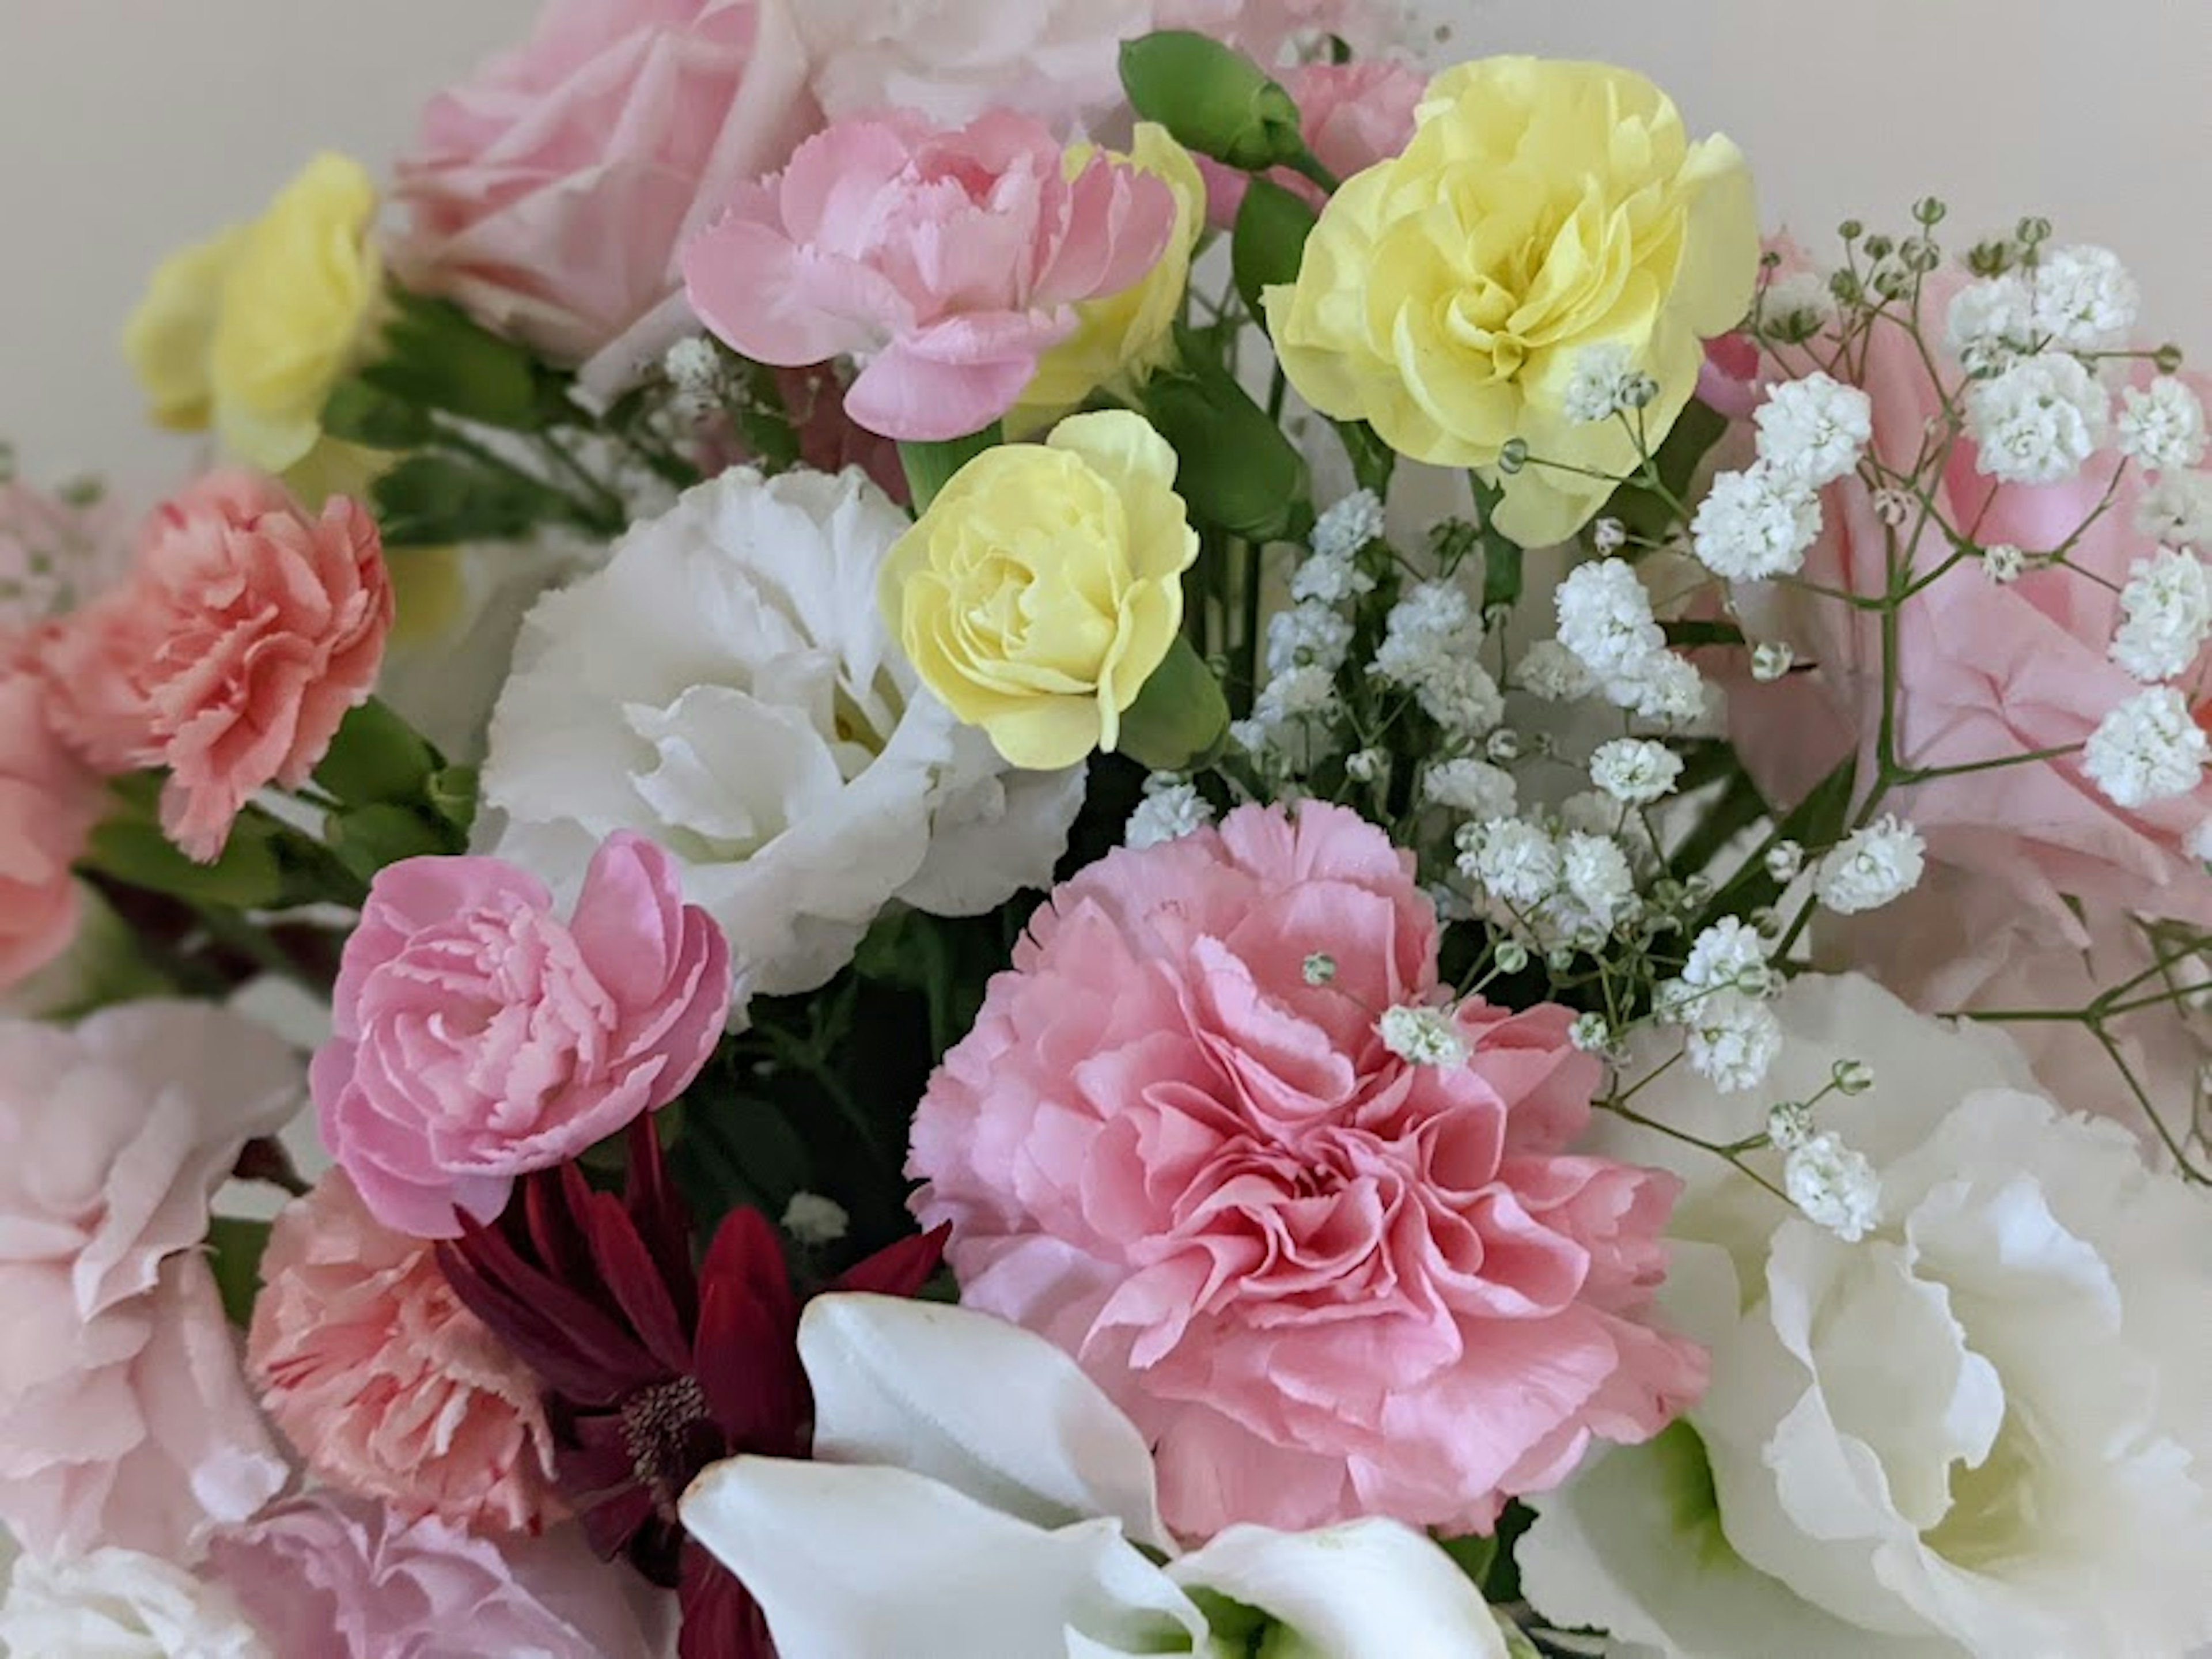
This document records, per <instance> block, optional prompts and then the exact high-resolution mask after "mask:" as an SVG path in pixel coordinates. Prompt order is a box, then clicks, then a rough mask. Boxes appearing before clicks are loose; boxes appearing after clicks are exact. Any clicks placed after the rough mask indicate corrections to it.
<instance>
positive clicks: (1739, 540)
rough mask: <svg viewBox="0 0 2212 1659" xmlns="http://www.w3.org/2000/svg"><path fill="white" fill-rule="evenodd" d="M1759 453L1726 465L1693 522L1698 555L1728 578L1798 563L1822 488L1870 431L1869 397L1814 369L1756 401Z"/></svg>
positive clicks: (1813, 533)
mask: <svg viewBox="0 0 2212 1659" xmlns="http://www.w3.org/2000/svg"><path fill="white" fill-rule="evenodd" d="M1754 418H1755V420H1756V422H1757V424H1758V428H1759V439H1758V445H1759V459H1758V460H1757V461H1756V462H1755V463H1754V464H1753V465H1751V466H1748V467H1746V468H1744V469H1743V470H1742V471H1735V472H1723V473H1721V474H1720V475H1719V476H1718V477H1716V478H1715V479H1714V480H1713V483H1712V489H1711V491H1709V492H1708V493H1707V495H1706V496H1705V500H1704V501H1703V502H1701V503H1700V504H1699V507H1698V511H1697V513H1696V516H1695V517H1694V518H1692V520H1691V522H1690V545H1691V550H1692V552H1694V553H1695V554H1696V555H1697V558H1698V562H1699V563H1700V564H1702V565H1704V566H1705V568H1706V569H1708V570H1710V571H1711V572H1712V573H1713V574H1715V575H1717V576H1720V577H1723V578H1725V579H1726V580H1729V581H1762V580H1766V579H1768V578H1770V577H1774V576H1783V575H1789V574H1794V573H1795V572H1796V571H1797V570H1799V569H1802V568H1803V566H1804V563H1805V555H1806V552H1807V550H1809V549H1810V548H1811V547H1812V545H1813V544H1814V542H1816V541H1818V540H1819V539H1820V490H1821V489H1824V488H1826V486H1827V485H1829V484H1832V483H1835V482H1836V481H1837V480H1838V479H1839V478H1844V477H1849V476H1850V474H1851V473H1852V472H1853V471H1856V470H1857V466H1858V464H1859V459H1860V458H1861V457H1862V456H1863V455H1864V454H1865V453H1866V447H1867V445H1868V443H1869V441H1871V440H1872V438H1873V436H1874V405H1873V403H1872V402H1871V400H1869V398H1868V397H1867V395H1866V393H1865V392H1862V391H1860V390H1859V389H1858V388H1857V386H1845V385H1844V384H1843V383H1842V382H1841V381H1839V380H1836V379H1835V378H1834V377H1833V376H1832V375H1829V374H1820V373H1815V374H1808V375H1807V376H1806V377H1805V378H1804V379H1802V380H1793V381H1790V382H1788V383H1786V384H1784V385H1782V386H1777V387H1775V388H1774V390H1773V392H1771V393H1770V394H1769V395H1768V397H1767V398H1766V401H1765V403H1764V404H1761V405H1760V406H1759V412H1758V414H1757V416H1755V417H1754Z"/></svg>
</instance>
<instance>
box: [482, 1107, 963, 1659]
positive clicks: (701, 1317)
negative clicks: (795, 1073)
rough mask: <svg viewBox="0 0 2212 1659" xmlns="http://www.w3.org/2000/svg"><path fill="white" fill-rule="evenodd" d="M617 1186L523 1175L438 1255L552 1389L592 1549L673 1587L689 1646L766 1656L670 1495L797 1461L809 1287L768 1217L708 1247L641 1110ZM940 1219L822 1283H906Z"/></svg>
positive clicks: (926, 1260)
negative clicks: (496, 1208) (734, 1468)
mask: <svg viewBox="0 0 2212 1659" xmlns="http://www.w3.org/2000/svg"><path fill="white" fill-rule="evenodd" d="M629 1149H630V1162H629V1180H628V1182H627V1184H626V1186H625V1188H624V1190H623V1194H622V1195H621V1196H620V1197H617V1196H616V1195H615V1194H612V1193H603V1192H596V1191H594V1190H592V1188H591V1186H590V1185H589V1184H588V1183H587V1182H586V1181H585V1179H584V1176H583V1173H582V1171H581V1170H579V1169H578V1168H577V1167H576V1165H574V1164H564V1165H562V1167H561V1168H559V1169H557V1170H546V1171H544V1173H542V1174H539V1175H534V1176H529V1177H527V1178H526V1180H524V1181H523V1182H521V1184H520V1186H519V1188H517V1190H516V1194H515V1197H514V1200H513V1201H512V1202H511V1203H510V1204H509V1205H508V1206H507V1211H506V1212H505V1213H504V1214H503V1215H501V1217H500V1218H499V1220H498V1221H497V1222H496V1223H494V1224H492V1225H489V1226H487V1225H483V1224H481V1223H477V1222H472V1221H470V1220H468V1219H467V1218H463V1224H464V1227H465V1231H464V1232H463V1234H462V1237H459V1239H456V1240H453V1241H452V1242H451V1243H445V1244H441V1245H440V1246H439V1249H438V1261H439V1265H440V1266H441V1267H442V1268H443V1269H444V1271H445V1274H446V1277H447V1280H448V1282H450V1283H451V1284H452V1285H453V1291H454V1294H455V1295H457V1296H459V1297H460V1299H461V1300H462V1302H463V1303H465V1304H467V1306H468V1307H469V1308H470V1310H471V1311H473V1312H474V1313H475V1314H476V1315H477V1317H478V1318H480V1319H482V1320H483V1322H484V1323H485V1324H486V1325H488V1326H489V1327H490V1328H491V1329H492V1331H493V1332H494V1333H495V1334H497V1335H498V1336H499V1337H500V1338H501V1340H503V1341H505V1342H506V1343H507V1346H509V1347H511V1348H512V1349H513V1351H514V1352H515V1353H516V1355H517V1356H519V1357H520V1358H521V1359H522V1360H523V1362H524V1363H525V1364H527V1365H529V1366H530V1368H531V1369H532V1370H533V1371H535V1372H536V1373H537V1375H538V1381H539V1382H540V1383H541V1384H542V1385H543V1386H544V1390H545V1407H546V1414H547V1417H548V1419H550V1422H551V1425H552V1428H553V1433H554V1438H555V1442H556V1455H557V1459H558V1463H557V1468H556V1478H557V1480H558V1482H559V1485H560V1487H561V1490H562V1493H563V1495H564V1496H566V1497H567V1498H568V1500H569V1502H570V1503H571V1504H574V1507H575V1509H576V1510H577V1512H578V1514H579V1516H580V1518H581V1519H582V1522H583V1524H584V1528H585V1531H586V1534H587V1535H588V1536H589V1537H590V1539H591V1541H592V1545H593V1547H596V1548H597V1549H598V1550H599V1553H600V1554H602V1555H604V1556H606V1557H609V1558H612V1557H614V1556H617V1555H626V1556H627V1557H628V1558H629V1560H630V1561H631V1562H632V1563H633V1564H634V1565H635V1566H636V1567H637V1569H638V1571H641V1572H642V1573H643V1574H645V1575H646V1577H648V1578H650V1579H652V1580H653V1582H654V1583H659V1584H665V1585H669V1586H672V1587H673V1588H674V1589H676V1591H677V1594H678V1601H679V1604H680V1606H681V1607H682V1611H683V1617H684V1627H683V1635H682V1639H681V1643H680V1645H679V1647H678V1652H679V1654H680V1655H681V1656H682V1659H765V1656H769V1655H771V1654H773V1652H774V1651H775V1650H774V1648H773V1646H772V1645H771V1644H770V1643H769V1638H768V1631H767V1627H766V1626H765V1624H764V1623H763V1620H762V1618H761V1614H760V1610H759V1608H758V1607H757V1606H756V1605H755V1604H754V1602H753V1600H752V1598H751V1597H750V1595H746V1594H745V1592H744V1589H743V1587H742V1586H740V1585H739V1584H738V1582H737V1580H736V1579H734V1578H733V1577H731V1576H730V1575H729V1573H727V1572H726V1571H724V1570H723V1569H722V1567H721V1566H720V1564H719V1563H717V1562H716V1561H715V1560H714V1559H713V1558H712V1557H711V1556H709V1555H708V1553H706V1552H705V1551H704V1550H702V1549H701V1548H700V1547H698V1546H697V1545H696V1544H694V1543H692V1542H691V1541H690V1540H689V1539H688V1538H687V1537H686V1536H685V1534H684V1528H683V1525H682V1522H680V1521H679V1520H678V1516H677V1507H676V1506H677V1503H678V1499H679V1498H682V1497H683V1495H684V1488H685V1487H686V1486H690V1483H691V1480H692V1479H693V1478H694V1477H695V1476H696V1475H697V1474H698V1473H699V1472H700V1471H701V1470H702V1469H703V1468H706V1467H707V1465H708V1464H709V1463H712V1462H718V1461H719V1460H720V1459H722V1458H725V1457H729V1456H732V1455H735V1454H737V1453H738V1452H752V1453H758V1454H762V1455H769V1456H775V1457H804V1456H805V1455H807V1452H808V1450H809V1449H810V1448H811V1443H812V1439H813V1401H812V1399H811V1395H809V1393H808V1390H807V1386H806V1373H805V1370H803V1369H801V1367H800V1365H799V1346H798V1340H799V1297H798V1295H797V1294H796V1293H795V1292H794V1291H793V1289H792V1285H791V1274H790V1270H789V1267H788V1266H787V1264H786V1262H785V1261H784V1257H783V1249H782V1246H781V1244H780V1243H778V1241H777V1238H776V1234H775V1228H773V1227H772V1226H770V1225H769V1223H768V1221H767V1220H766V1218H763V1216H762V1215H761V1214H760V1213H759V1212H757V1211H755V1210H736V1211H732V1212H731V1214H730V1215H729V1217H728V1218H726V1219H725V1220H724V1221H723V1223H722V1225H720V1228H719V1229H717V1230H716V1231H715V1234H714V1240H713V1242H712V1243H709V1244H708V1248H707V1252H706V1256H705V1259H704V1260H703V1261H700V1262H699V1263H698V1264H697V1265H696V1267H695V1266H694V1264H693V1262H692V1259H691V1243H690V1239H691V1226H690V1216H689V1214H688V1213H687V1212H686V1211H685V1208H684V1202H683V1200H682V1199H681V1198H680V1197H679V1196H678V1194H677V1193H676V1191H675V1189H674V1188H673V1187H671V1185H670V1183H669V1181H668V1176H667V1170H666V1167H665V1164H663V1162H662V1159H661V1155H660V1145H659V1141H658V1140H657V1139H655V1137H654V1134H653V1129H652V1127H651V1126H650V1124H648V1123H647V1122H646V1121H644V1120H640V1121H639V1122H638V1124H637V1125H635V1127H633V1128H632V1130H631V1133H630V1136H629ZM944 1240H945V1235H944V1230H942V1229H940V1230H939V1231H937V1232H935V1233H932V1234H930V1235H928V1236H927V1237H921V1238H911V1239H907V1240H904V1241H902V1243H897V1244H895V1245H893V1246H891V1247H890V1249H885V1250H880V1251H878V1253H877V1254H875V1255H872V1256H870V1257H869V1258H868V1259H867V1260H866V1261H863V1262H861V1263H860V1264H859V1265H858V1266H857V1267H854V1268H853V1269H852V1270H851V1271H850V1272H848V1273H846V1274H845V1275H844V1276H843V1277H842V1278H841V1279H838V1280H837V1281H836V1284H835V1285H832V1286H831V1287H830V1288H832V1289H834V1290H842V1291H878V1292H880V1293H882V1294H884V1295H890V1296H911V1295H913V1294H914V1293H915V1291H918V1290H919V1289H921V1285H922V1284H923V1283H924V1282H925V1281H926V1280H927V1279H928V1278H929V1276H930V1274H931V1273H934V1272H935V1271H936V1269H937V1263H938V1258H939V1253H940V1251H941V1250H942V1249H943V1245H944Z"/></svg>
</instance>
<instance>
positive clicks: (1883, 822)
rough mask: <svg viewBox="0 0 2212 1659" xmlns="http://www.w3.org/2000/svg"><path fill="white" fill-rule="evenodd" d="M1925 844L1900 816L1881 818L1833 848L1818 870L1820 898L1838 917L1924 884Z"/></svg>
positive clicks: (1875, 905)
mask: <svg viewBox="0 0 2212 1659" xmlns="http://www.w3.org/2000/svg"><path fill="white" fill-rule="evenodd" d="M1926 853H1927V843H1926V842H1924V841H1923V840H1922V839H1921V836H1920V832H1919V831H1918V830H1917V829H1914V828H1913V827H1912V826H1911V824H1909V823H1905V822H1904V820H1902V819H1900V818H1897V817H1887V816H1885V817H1880V818H1877V819H1876V820H1875V822H1874V823H1870V824H1869V825H1867V827H1866V828H1865V829H1855V830H1853V831H1852V832H1851V833H1850V835H1849V836H1845V837H1844V840H1843V842H1842V843H1841V844H1840V845H1838V846H1837V847H1835V848H1832V849H1830V851H1829V853H1828V854H1827V856H1826V857H1825V858H1823V859H1822V860H1820V868H1819V869H1818V870H1817V871H1816V872H1814V886H1815V889H1816V890H1817V891H1818V892H1819V893H1820V902H1821V903H1823V904H1825V905H1826V906H1827V907H1828V908H1830V909H1831V910H1833V911H1834V912H1835V913H1836V914H1837V915H1844V916H1849V915H1857V914H1858V913H1859V912H1860V911H1862V910H1875V909H1879V908H1881V906H1883V905H1885V904H1887V903H1889V902H1891V901H1892V900H1893V899H1899V898H1902V897H1904V896H1905V895H1906V894H1907V893H1909V892H1911V890H1913V889H1914V888H1915V887H1917V886H1918V885H1919V884H1920V877H1921V872H1922V871H1923V869H1924V868H1925V865H1926V859H1925V854H1926Z"/></svg>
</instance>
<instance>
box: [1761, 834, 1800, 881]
mask: <svg viewBox="0 0 2212 1659" xmlns="http://www.w3.org/2000/svg"><path fill="white" fill-rule="evenodd" d="M1804 867H1805V849H1804V848H1802V847H1801V846H1799V845H1798V844H1797V843H1796V842H1794V841H1778V842H1775V843H1774V845H1773V846H1771V847H1770V848H1767V849H1766V873H1767V874H1768V875H1770V876H1771V877H1773V878H1775V880H1777V881H1779V882H1784V883H1787V882H1792V881H1795V880H1796V879H1797V877H1798V873H1799V872H1801V871H1802V870H1803V869H1804Z"/></svg>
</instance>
